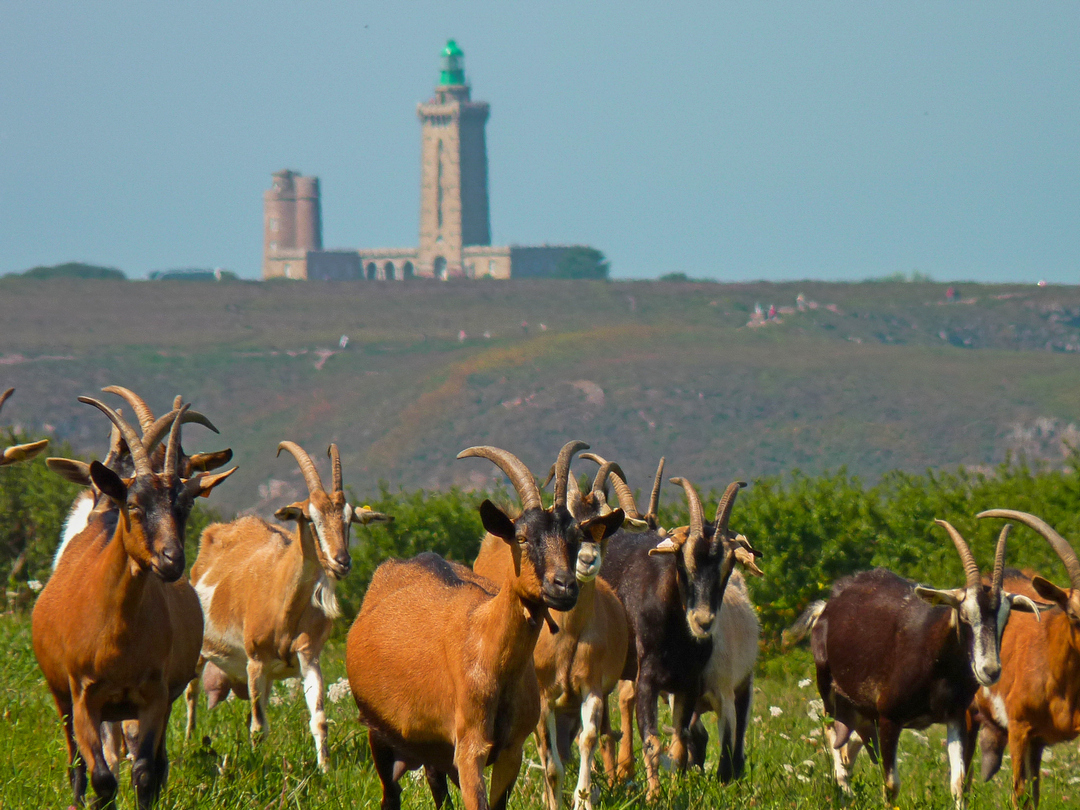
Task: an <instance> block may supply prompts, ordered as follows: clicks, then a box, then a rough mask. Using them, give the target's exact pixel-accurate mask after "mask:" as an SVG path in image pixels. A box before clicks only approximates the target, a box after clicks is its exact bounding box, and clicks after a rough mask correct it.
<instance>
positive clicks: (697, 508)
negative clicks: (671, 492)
mask: <svg viewBox="0 0 1080 810" xmlns="http://www.w3.org/2000/svg"><path fill="white" fill-rule="evenodd" d="M671 483H673V484H674V485H675V486H677V487H682V488H683V491H684V492H685V493H686V502H687V503H688V504H689V505H690V537H689V538H687V542H689V540H690V538H693V537H704V536H705V512H704V510H702V508H701V498H699V497H698V494H697V490H695V489H694V485H693V484H691V483H690V482H689V481H688V480H686V479H685V478H672V479H671Z"/></svg>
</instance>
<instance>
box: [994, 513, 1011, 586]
mask: <svg viewBox="0 0 1080 810" xmlns="http://www.w3.org/2000/svg"><path fill="white" fill-rule="evenodd" d="M1010 531H1012V524H1011V523H1006V524H1005V525H1004V526H1002V527H1001V534H1000V535H998V542H997V549H996V550H995V551H994V573H993V575H992V576H991V577H990V588H991V589H992V590H995V591H1000V590H1001V583H1002V581H1003V580H1004V579H1005V541H1006V540H1008V539H1009V532H1010Z"/></svg>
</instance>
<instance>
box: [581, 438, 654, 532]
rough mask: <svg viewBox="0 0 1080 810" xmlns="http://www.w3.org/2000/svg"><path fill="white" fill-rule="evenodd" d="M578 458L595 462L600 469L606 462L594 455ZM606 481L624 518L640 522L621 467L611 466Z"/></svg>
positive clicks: (639, 515)
mask: <svg viewBox="0 0 1080 810" xmlns="http://www.w3.org/2000/svg"><path fill="white" fill-rule="evenodd" d="M580 458H585V459H588V460H589V461H595V462H596V463H597V464H599V465H601V468H602V467H603V465H604V464H606V463H608V462H606V461H605V460H604V459H603V458H602V457H600V456H598V455H596V453H582V454H581V456H580ZM596 477H597V479H599V478H600V473H599V472H597V474H596ZM608 481H610V482H611V486H612V488H614V490H615V497H616V498H618V499H619V508H620V509H622V510H623V512H625V513H626V516H627V517H629V518H633V519H634V520H641V513H640V512H639V511H638V508H637V504H636V503H635V502H634V493H632V492H631V491H630V487H629V486H628V485H627V483H626V473H624V472H623V471H622V467H620V466H619V465H618V464H614V463H613V464H612V466H611V469H610V472H609V475H608ZM595 488H596V481H594V482H593V489H595Z"/></svg>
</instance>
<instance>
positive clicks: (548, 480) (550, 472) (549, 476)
mask: <svg viewBox="0 0 1080 810" xmlns="http://www.w3.org/2000/svg"><path fill="white" fill-rule="evenodd" d="M554 477H555V465H554V464H552V465H551V469H550V470H548V474H547V478H545V479H544V483H542V484H541V485H540V489H547V485H548V484H550V483H551V479H552V478H554Z"/></svg>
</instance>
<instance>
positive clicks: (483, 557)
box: [473, 453, 628, 810]
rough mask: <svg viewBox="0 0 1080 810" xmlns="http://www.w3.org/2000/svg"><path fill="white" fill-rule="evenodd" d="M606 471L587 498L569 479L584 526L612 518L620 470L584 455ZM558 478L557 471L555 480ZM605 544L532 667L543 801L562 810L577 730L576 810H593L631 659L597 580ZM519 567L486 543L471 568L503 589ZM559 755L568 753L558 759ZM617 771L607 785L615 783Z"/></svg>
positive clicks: (572, 504)
mask: <svg viewBox="0 0 1080 810" xmlns="http://www.w3.org/2000/svg"><path fill="white" fill-rule="evenodd" d="M582 458H593V459H596V460H598V461H599V463H600V464H601V467H600V470H599V472H597V474H596V478H595V479H594V480H593V485H592V488H591V489H590V490H589V491H588V492H587V493H585V494H584V495H583V494H582V493H581V492H580V491H579V490H578V487H577V481H576V480H575V478H574V476H573V475H572V474H571V475H570V476H568V478H567V484H568V495H567V502H566V503H567V508H568V509H569V511H570V514H571V515H573V516H574V518H575V519H576V520H577V521H578V522H579V523H580V522H584V521H587V520H590V519H592V518H595V517H597V516H600V515H606V514H608V513H610V512H611V508H610V507H609V506H608V503H607V495H606V492H605V490H606V487H607V480H608V476H609V475H610V474H611V473H612V471H613V470H618V472H619V473H620V474H621V472H622V470H621V469H619V467H618V465H617V464H614V463H613V462H608V461H603V460H602V459H599V457H597V456H593V455H592V454H589V453H586V454H583V456H582ZM554 473H555V470H554V468H553V469H552V475H554ZM606 545H607V540H606V539H605V540H603V541H602V542H601V543H595V542H592V540H591V539H587V540H585V541H583V542H582V543H581V549H580V550H579V551H578V556H577V568H576V574H577V580H578V587H579V592H578V601H577V604H576V605H575V606H574V607H573V608H572V609H571V610H568V611H557V610H552V611H550V614H551V619H552V621H553V622H554V625H555V627H554V628H549V627H544V628H543V629H542V630H541V631H540V638H539V639H538V640H537V642H536V649H535V651H534V652H533V663H534V665H535V667H536V677H537V680H538V682H539V684H540V720H539V722H538V723H537V726H536V739H537V750H538V752H539V754H540V765H541V767H542V768H543V771H544V801H545V803H546V804H547V806H548V808H549V810H557V808H558V807H559V805H560V803H561V799H562V789H563V776H564V773H565V766H564V764H563V757H565V756H566V754H567V753H568V750H565V749H567V748H568V745H565V744H564V743H563V741H564V739H565V738H568V736H569V731H570V729H572V728H573V727H575V726H577V724H578V723H579V718H580V725H581V730H580V733H579V734H578V751H579V752H580V755H581V761H580V764H579V769H578V781H577V786H576V787H575V788H574V807H575V810H577V809H578V808H581V807H585V808H589V810H591V809H592V806H593V800H592V762H593V754H594V753H595V751H596V744H597V740H598V738H599V735H600V726H601V718H602V715H603V711H604V704H605V702H606V701H607V696H608V695H609V694H610V693H611V691H612V690H613V689H614V688H615V686H616V685H617V684H618V682H619V676H620V674H621V673H622V668H623V661H624V660H625V658H626V645H627V636H628V630H627V623H626V612H625V611H624V610H623V606H622V602H620V601H619V598H618V597H617V596H616V595H615V592H614V591H613V590H612V589H611V587H610V586H609V585H608V584H607V583H606V582H603V581H601V580H598V579H597V578H596V575H597V574H598V573H599V572H600V562H601V559H602V557H603V547H604V546H606ZM513 564H514V561H513V557H512V555H511V553H510V548H509V546H507V545H506V543H504V542H502V540H500V539H499V538H497V537H493V536H492V535H488V536H487V537H485V538H484V542H483V543H482V544H481V546H480V554H479V556H477V558H476V562H475V563H474V564H473V570H474V571H476V573H478V574H480V575H482V576H485V577H487V578H488V579H490V580H492V581H494V582H501V581H503V580H504V579H505V578H506V576H507V575H508V574H509V573H510V572H511V569H512V567H513ZM560 747H562V748H564V750H561V751H560ZM614 776H615V773H614V770H612V772H611V773H609V774H608V777H609V778H614Z"/></svg>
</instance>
